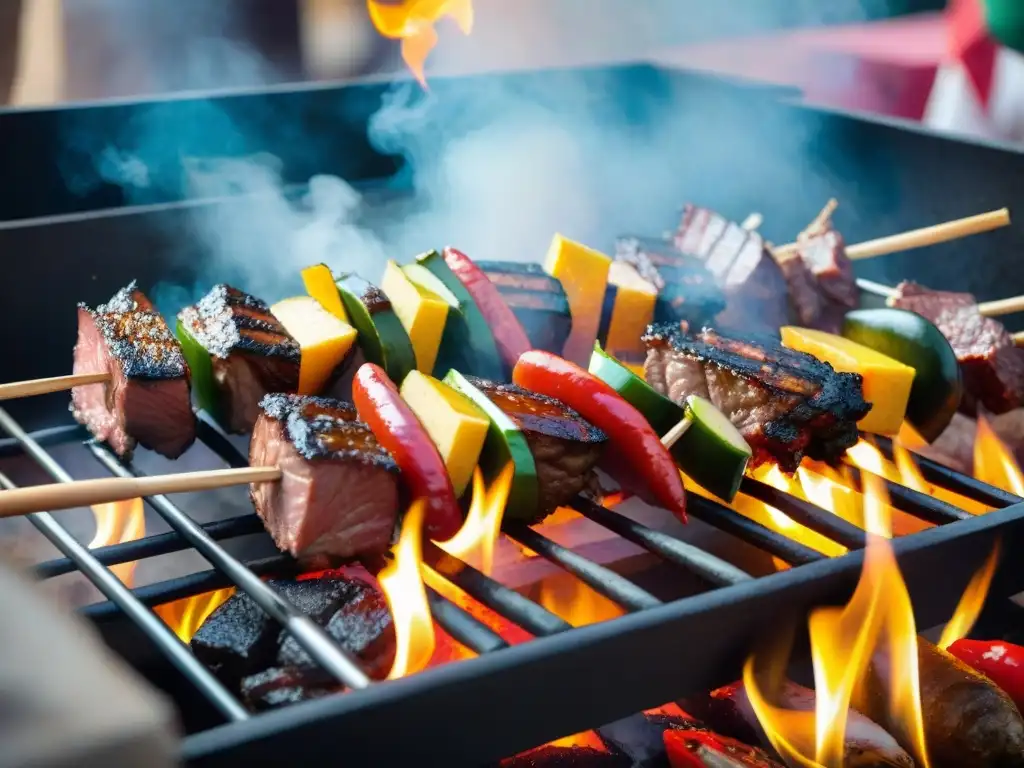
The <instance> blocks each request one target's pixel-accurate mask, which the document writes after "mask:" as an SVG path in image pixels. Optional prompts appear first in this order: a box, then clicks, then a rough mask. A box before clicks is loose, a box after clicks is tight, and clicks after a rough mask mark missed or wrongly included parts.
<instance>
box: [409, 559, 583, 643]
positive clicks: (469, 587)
mask: <svg viewBox="0 0 1024 768" xmlns="http://www.w3.org/2000/svg"><path fill="white" fill-rule="evenodd" d="M423 561H424V562H425V563H426V564H427V565H429V566H430V567H431V568H432V569H433V570H434V571H436V572H437V573H438V574H440V575H441V576H443V577H444V578H445V579H447V580H448V581H450V582H451V583H452V584H454V585H455V586H457V587H458V588H459V589H461V590H462V591H463V592H465V593H466V594H467V595H469V596H470V597H472V598H473V599H474V600H476V601H477V602H479V603H481V604H483V605H485V606H487V607H488V608H490V609H491V610H492V611H494V612H495V613H497V614H499V615H501V616H504V617H505V618H506V619H509V620H510V621H513V622H515V623H516V624H518V625H519V626H520V627H522V628H523V629H525V630H526V631H527V632H530V633H531V634H533V635H536V636H538V637H544V636H547V635H554V634H556V633H558V632H564V631H565V630H567V629H572V625H571V624H570V623H569V622H567V621H565V620H564V619H562V618H561V617H559V616H556V615H555V614H553V613H552V612H551V611H549V610H548V609H547V608H545V607H543V606H541V605H538V604H537V603H535V602H533V601H532V600H530V599H529V598H528V597H525V596H523V595H521V594H520V593H518V592H516V591H515V590H514V589H509V588H508V587H506V586H505V585H504V584H501V583H499V582H497V581H495V580H494V579H492V578H490V577H489V576H485V575H484V574H483V573H481V572H480V571H478V570H477V569H476V568H474V567H473V566H471V565H469V564H468V563H464V562H463V561H462V560H460V559H459V558H457V557H453V556H452V555H449V554H448V553H447V552H445V551H444V550H443V549H441V548H440V547H439V546H437V545H436V544H434V543H433V542H431V541H424V542H423Z"/></svg>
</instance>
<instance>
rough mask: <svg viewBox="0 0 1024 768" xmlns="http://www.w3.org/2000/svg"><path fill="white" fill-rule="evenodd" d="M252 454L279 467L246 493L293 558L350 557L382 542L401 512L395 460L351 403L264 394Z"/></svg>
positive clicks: (378, 548) (261, 463)
mask: <svg viewBox="0 0 1024 768" xmlns="http://www.w3.org/2000/svg"><path fill="white" fill-rule="evenodd" d="M260 407H261V408H262V413H261V414H260V417H259V420H258V421H257V422H256V426H255V428H254V429H253V433H252V442H251V444H250V448H249V461H250V464H251V465H252V466H254V467H266V466H276V467H280V468H281V472H282V478H281V480H280V481H279V482H276V483H253V484H252V485H251V486H250V495H251V497H252V502H253V504H254V505H255V507H256V511H257V513H258V514H259V516H260V517H261V518H262V519H263V523H264V525H266V527H267V530H268V531H269V532H270V534H271V536H273V537H274V541H275V542H276V544H277V546H278V547H280V548H281V549H282V550H284V551H286V552H289V553H291V554H292V555H293V556H295V557H303V558H311V557H314V556H317V555H325V556H333V557H353V556H356V555H366V554H376V553H380V552H383V551H385V550H386V549H387V547H388V544H389V543H390V541H391V535H392V532H393V531H394V528H395V519H396V517H397V514H398V467H397V465H396V464H395V462H394V460H392V458H391V456H390V455H389V454H388V452H387V451H385V450H384V448H382V447H381V446H380V444H378V443H377V440H376V439H375V438H374V436H373V433H372V432H370V429H369V427H367V426H366V425H365V424H363V423H362V422H360V421H358V420H357V419H356V410H355V408H353V407H352V406H351V405H349V404H348V403H343V402H341V401H339V400H328V399H327V398H320V397H302V396H299V395H268V396H267V397H265V398H264V399H263V401H262V402H261V404H260Z"/></svg>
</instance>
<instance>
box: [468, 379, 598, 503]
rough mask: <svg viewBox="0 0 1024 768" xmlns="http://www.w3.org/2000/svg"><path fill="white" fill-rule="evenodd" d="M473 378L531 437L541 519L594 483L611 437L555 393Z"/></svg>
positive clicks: (528, 437)
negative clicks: (534, 390) (545, 393)
mask: <svg viewBox="0 0 1024 768" xmlns="http://www.w3.org/2000/svg"><path fill="white" fill-rule="evenodd" d="M467 378H470V377H467ZM470 381H471V382H472V383H473V384H474V386H476V387H477V388H479V389H480V390H481V391H482V392H483V393H484V394H486V395H487V397H488V398H490V400H491V402H492V403H494V404H495V405H496V406H498V407H499V408H500V409H501V410H502V412H503V413H504V414H505V415H506V416H508V417H509V418H510V419H511V420H512V421H513V422H514V423H515V425H516V426H517V427H519V429H521V430H522V432H523V435H524V436H525V437H526V442H527V443H528V444H529V446H530V453H532V454H533V460H534V462H535V463H536V465H537V480H538V483H539V485H540V500H539V505H538V509H537V519H538V520H541V519H543V518H544V517H545V516H546V515H548V514H550V513H551V512H553V511H554V510H555V509H556V508H558V507H560V506H562V505H563V504H567V503H568V502H569V501H570V500H571V499H572V498H573V497H575V496H576V495H577V494H578V493H580V492H581V491H584V490H586V489H588V488H590V487H591V484H592V483H593V482H594V481H595V480H596V478H595V476H594V467H595V466H596V465H597V462H598V460H599V459H600V458H601V452H602V450H603V449H604V446H605V443H606V442H607V437H606V436H605V434H604V432H602V431H601V430H599V429H597V428H596V427H594V426H593V425H592V424H590V422H588V421H586V420H585V419H584V418H583V417H582V416H580V415H579V414H578V413H576V411H574V410H572V409H571V408H569V407H568V406H566V405H564V404H562V403H560V402H559V401H558V400H555V399H553V398H550V397H544V396H543V395H538V394H536V393H534V392H529V391H527V390H525V389H523V388H521V387H517V386H516V385H514V384H495V383H494V382H491V381H486V380H484V379H476V378H470Z"/></svg>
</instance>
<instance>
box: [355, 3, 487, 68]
mask: <svg viewBox="0 0 1024 768" xmlns="http://www.w3.org/2000/svg"><path fill="white" fill-rule="evenodd" d="M366 7H367V8H368V9H369V11H370V20H371V21H372V22H373V26H374V27H376V28H377V31H378V32H380V34H382V35H383V36H384V37H389V38H391V39H393V40H401V41H402V59H404V60H405V63H406V65H407V66H408V67H409V69H410V70H411V71H412V73H413V74H414V75H415V76H416V79H417V80H419V81H420V84H421V85H423V87H424V88H425V87H426V86H427V79H426V75H425V74H424V72H423V67H424V65H425V64H426V61H427V57H428V56H429V55H430V52H431V51H432V50H434V47H435V46H436V45H437V30H436V29H434V25H435V24H436V23H437V22H438V21H440V20H441V19H442V18H444V17H445V16H449V17H451V18H452V19H453V20H454V21H455V23H456V24H457V25H458V27H459V29H460V30H462V34H464V35H468V34H470V32H472V31H473V0H400V1H399V2H394V0H392V1H391V2H387V1H386V0H367V2H366Z"/></svg>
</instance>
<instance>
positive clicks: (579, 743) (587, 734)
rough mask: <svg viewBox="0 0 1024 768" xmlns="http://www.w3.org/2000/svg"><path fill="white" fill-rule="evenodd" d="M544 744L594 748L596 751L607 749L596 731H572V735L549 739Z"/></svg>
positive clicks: (567, 747)
mask: <svg viewBox="0 0 1024 768" xmlns="http://www.w3.org/2000/svg"><path fill="white" fill-rule="evenodd" d="M545 746H548V747H562V748H563V749H569V748H572V747H576V748H577V749H594V750H597V751H598V752H607V751H608V747H606V746H605V744H604V741H602V740H601V737H600V736H598V735H597V732H596V731H583V733H574V734H573V735H572V736H566V737H564V738H561V739H555V740H554V741H550V742H548V743H547V744H546V745H545Z"/></svg>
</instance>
